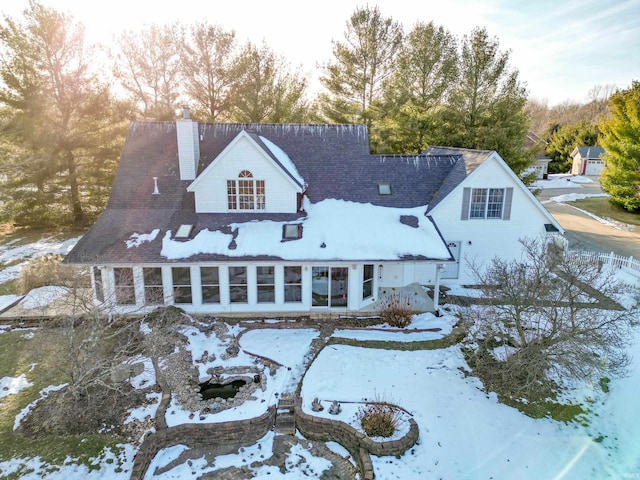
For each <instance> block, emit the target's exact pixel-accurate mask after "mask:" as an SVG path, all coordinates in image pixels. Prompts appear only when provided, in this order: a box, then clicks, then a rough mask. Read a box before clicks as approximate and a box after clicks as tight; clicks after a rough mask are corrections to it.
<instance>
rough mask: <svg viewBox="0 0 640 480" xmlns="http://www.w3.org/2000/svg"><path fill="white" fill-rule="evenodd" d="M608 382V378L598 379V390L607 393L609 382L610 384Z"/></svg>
mask: <svg viewBox="0 0 640 480" xmlns="http://www.w3.org/2000/svg"><path fill="white" fill-rule="evenodd" d="M610 381H611V380H609V378H608V377H602V378H601V379H600V382H599V383H600V388H601V389H602V391H603V392H604V393H609V382H610Z"/></svg>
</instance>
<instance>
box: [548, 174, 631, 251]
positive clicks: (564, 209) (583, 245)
mask: <svg viewBox="0 0 640 480" xmlns="http://www.w3.org/2000/svg"><path fill="white" fill-rule="evenodd" d="M567 193H584V194H594V193H602V190H601V189H600V185H599V184H597V183H594V184H582V188H566V189H564V188H563V189H556V188H553V189H544V190H542V191H541V192H540V194H538V195H537V198H538V200H540V201H541V202H542V204H543V205H544V206H545V208H546V209H547V210H548V211H549V213H551V215H553V217H554V218H555V219H556V220H557V221H558V223H559V224H560V225H561V226H562V228H564V229H565V236H566V238H567V240H568V241H569V248H570V249H572V250H589V251H594V252H605V253H609V252H614V253H616V254H618V255H623V256H633V257H634V258H636V259H640V227H634V226H621V227H619V228H616V227H613V226H610V225H606V224H603V223H602V222H600V221H598V220H596V219H594V218H593V217H591V216H589V215H587V214H585V213H583V212H582V211H580V210H578V209H577V208H574V207H572V206H570V205H568V204H565V203H558V202H554V201H549V199H550V198H552V197H555V196H559V195H563V194H567Z"/></svg>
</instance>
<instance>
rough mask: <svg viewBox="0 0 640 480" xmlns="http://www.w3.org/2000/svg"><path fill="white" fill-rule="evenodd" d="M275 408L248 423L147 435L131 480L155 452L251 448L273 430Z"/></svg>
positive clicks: (205, 425)
mask: <svg viewBox="0 0 640 480" xmlns="http://www.w3.org/2000/svg"><path fill="white" fill-rule="evenodd" d="M275 416H276V408H275V406H271V407H269V409H268V410H267V411H266V412H265V413H264V414H262V415H260V416H259V417H256V418H250V419H248V420H239V421H232V422H221V423H200V424H198V423H187V424H182V425H178V426H175V427H170V428H167V429H163V430H159V431H157V432H155V433H150V434H148V435H147V436H146V437H145V439H144V441H143V442H142V445H141V446H140V448H139V450H138V454H137V455H136V458H135V460H134V462H133V469H132V471H131V480H142V479H143V478H144V475H145V473H146V471H147V468H149V464H150V463H151V460H152V459H153V457H155V455H156V453H158V451H159V450H161V449H163V448H166V447H169V446H173V445H186V446H188V447H191V448H198V447H209V446H210V447H217V446H221V445H227V446H228V445H237V446H243V445H252V444H254V443H256V442H257V441H258V440H259V439H261V438H262V437H264V436H265V435H266V434H267V432H268V431H269V430H271V428H272V427H273V424H274V421H275Z"/></svg>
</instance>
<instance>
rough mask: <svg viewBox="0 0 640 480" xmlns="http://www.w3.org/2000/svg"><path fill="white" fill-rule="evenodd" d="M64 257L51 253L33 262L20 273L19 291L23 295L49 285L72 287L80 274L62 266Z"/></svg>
mask: <svg viewBox="0 0 640 480" xmlns="http://www.w3.org/2000/svg"><path fill="white" fill-rule="evenodd" d="M63 258H64V257H63V256H62V255H60V254H57V253H49V254H47V255H42V256H40V257H36V258H34V259H33V260H31V261H30V262H29V263H28V264H27V265H25V266H24V267H23V268H22V270H21V271H20V278H19V280H18V291H19V293H20V294H21V295H25V294H27V293H29V292H30V291H31V290H33V289H34V288H38V287H44V286H47V285H56V286H62V287H72V286H74V284H75V283H76V276H77V275H78V272H77V271H76V270H75V269H73V268H71V267H66V266H63V265H62V264H61V262H62V259H63Z"/></svg>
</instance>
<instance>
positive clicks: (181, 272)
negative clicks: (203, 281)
mask: <svg viewBox="0 0 640 480" xmlns="http://www.w3.org/2000/svg"><path fill="white" fill-rule="evenodd" d="M171 274H172V276H173V302H174V303H192V301H193V300H192V296H191V269H190V268H189V267H173V268H172V269H171Z"/></svg>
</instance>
